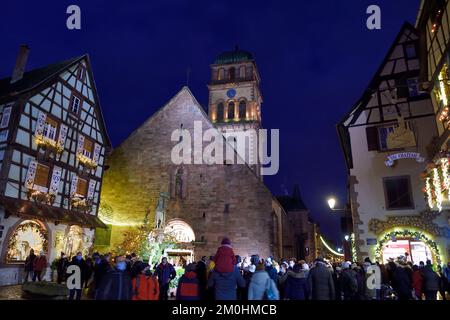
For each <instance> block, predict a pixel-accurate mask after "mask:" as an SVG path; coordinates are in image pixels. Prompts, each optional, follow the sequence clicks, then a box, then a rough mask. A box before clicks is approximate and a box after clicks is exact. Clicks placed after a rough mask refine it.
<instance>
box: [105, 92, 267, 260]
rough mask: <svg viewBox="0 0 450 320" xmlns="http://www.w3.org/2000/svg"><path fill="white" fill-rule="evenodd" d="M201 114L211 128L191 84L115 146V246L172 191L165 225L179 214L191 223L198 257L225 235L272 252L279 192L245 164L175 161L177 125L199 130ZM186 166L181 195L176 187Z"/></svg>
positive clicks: (244, 247)
mask: <svg viewBox="0 0 450 320" xmlns="http://www.w3.org/2000/svg"><path fill="white" fill-rule="evenodd" d="M194 121H200V122H201V123H202V126H203V129H204V130H206V129H209V128H214V127H213V125H212V123H211V122H210V121H209V119H208V117H207V115H206V114H205V113H204V111H203V109H202V107H201V106H200V105H199V104H198V102H197V101H196V100H195V98H194V96H193V95H192V93H191V92H190V90H189V89H188V88H187V87H184V88H183V89H182V90H181V91H180V92H179V93H178V94H177V95H175V97H174V98H172V100H170V101H169V103H168V104H167V105H166V106H164V107H163V108H162V109H160V110H159V111H158V112H157V113H156V114H155V115H153V116H152V117H151V118H150V119H148V120H147V121H145V123H144V124H143V125H142V126H141V127H139V128H138V129H137V130H136V131H134V132H133V133H132V134H131V135H130V137H129V138H127V139H126V140H125V141H124V142H123V143H122V144H121V145H119V146H118V147H117V148H116V149H115V150H114V151H113V152H112V154H111V156H110V157H109V159H108V160H107V164H108V165H109V166H110V169H109V170H107V171H106V172H105V176H104V187H103V189H102V195H101V199H102V202H103V203H104V204H105V205H107V206H108V207H110V208H111V209H112V216H111V220H112V221H110V222H111V224H112V229H111V243H110V246H111V247H112V248H114V247H115V246H117V245H119V244H120V243H121V242H122V241H123V239H122V235H123V232H124V231H125V230H127V229H129V228H130V227H134V226H136V225H138V224H140V223H142V222H143V220H144V217H145V215H146V214H147V213H148V212H149V213H150V214H149V219H150V221H154V214H155V208H156V205H157V201H158V198H159V195H160V193H161V192H167V193H169V200H168V204H167V211H166V224H169V223H170V222H171V221H173V220H174V219H177V220H181V221H183V222H185V223H186V224H187V225H189V226H190V227H191V228H192V230H193V232H194V234H195V240H194V242H193V246H194V250H193V251H194V254H195V258H198V257H201V256H202V255H208V256H209V255H211V254H214V253H215V251H216V249H217V246H218V245H219V244H220V240H221V239H222V237H224V236H227V237H229V238H230V239H231V241H232V244H233V246H234V248H235V252H236V254H240V255H242V256H249V255H251V254H255V253H258V254H260V255H262V256H266V257H267V256H270V255H272V254H273V248H272V243H273V242H274V241H273V228H272V226H273V224H272V221H273V219H272V214H273V210H272V194H271V192H270V191H269V190H268V189H267V187H266V186H265V185H264V184H263V183H262V182H261V180H260V179H259V178H258V177H257V176H256V175H255V174H254V172H253V171H252V170H251V169H250V168H249V167H248V166H247V165H246V164H236V165H223V164H217V165H209V164H191V165H184V164H183V165H180V166H177V165H175V164H173V163H172V160H171V150H172V147H173V146H174V145H175V144H176V143H177V142H173V141H171V134H172V132H173V131H174V130H176V129H178V128H180V127H181V125H183V128H184V129H186V130H188V131H189V132H191V135H192V136H193V127H194ZM206 144H207V143H204V146H206ZM180 168H182V176H181V179H182V187H181V188H182V191H181V194H180V193H176V192H175V190H174V189H175V188H174V187H173V186H174V185H175V183H176V182H175V179H176V176H177V172H179V169H180Z"/></svg>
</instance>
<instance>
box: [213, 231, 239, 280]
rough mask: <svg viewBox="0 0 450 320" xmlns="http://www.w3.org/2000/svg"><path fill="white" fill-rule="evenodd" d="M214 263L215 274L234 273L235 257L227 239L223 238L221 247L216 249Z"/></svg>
mask: <svg viewBox="0 0 450 320" xmlns="http://www.w3.org/2000/svg"><path fill="white" fill-rule="evenodd" d="M214 262H215V267H214V270H215V271H216V272H219V273H229V272H233V271H234V267H235V265H236V256H235V254H234V251H233V247H232V246H231V241H230V239H228V238H227V237H225V238H223V240H222V243H221V246H220V247H219V248H218V249H217V253H216V256H215V257H214Z"/></svg>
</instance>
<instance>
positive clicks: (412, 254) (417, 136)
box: [337, 23, 450, 264]
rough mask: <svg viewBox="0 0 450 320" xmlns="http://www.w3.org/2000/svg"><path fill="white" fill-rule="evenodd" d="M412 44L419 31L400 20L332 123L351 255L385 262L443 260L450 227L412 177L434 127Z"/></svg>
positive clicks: (420, 168) (434, 132)
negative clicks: (380, 57) (355, 96)
mask: <svg viewBox="0 0 450 320" xmlns="http://www.w3.org/2000/svg"><path fill="white" fill-rule="evenodd" d="M418 48H419V34H418V32H417V30H416V29H415V28H414V27H413V26H412V25H410V24H408V23H406V24H405V25H404V26H403V27H402V29H401V31H400V32H399V34H398V36H397V38H396V39H395V41H394V43H393V45H392V46H391V48H390V49H389V52H388V54H387V55H386V57H385V59H384V61H383V63H382V64H381V66H380V68H379V69H378V71H377V72H376V74H375V76H374V78H373V79H372V81H371V82H370V84H369V86H368V88H367V89H366V90H365V92H364V93H363V95H362V97H361V98H360V99H359V100H358V102H357V103H356V104H355V105H354V106H353V108H352V109H351V111H350V112H349V113H348V114H347V115H346V116H345V117H344V118H343V119H342V121H341V122H340V123H339V124H338V126H337V128H338V133H339V138H340V142H341V145H342V149H343V151H344V155H345V160H346V164H347V169H348V179H349V182H348V187H349V197H350V205H351V213H352V218H353V231H354V237H353V239H354V244H355V245H356V253H357V255H358V258H359V259H364V258H365V257H370V258H371V259H372V260H373V259H377V260H380V262H381V261H383V262H386V261H387V259H389V258H397V257H398V256H400V255H405V256H406V257H407V258H408V260H410V261H413V262H414V263H416V264H418V263H419V261H425V260H427V259H430V260H432V261H433V263H440V262H444V261H447V260H446V259H447V258H448V252H449V251H448V250H449V246H448V245H449V237H450V230H449V228H448V225H447V223H446V220H445V216H443V215H441V214H440V213H439V212H437V211H435V212H432V211H430V208H429V206H428V203H427V201H426V199H424V197H423V192H422V188H423V187H424V182H423V181H422V180H421V179H420V175H421V173H422V171H423V170H424V167H425V163H426V162H425V161H426V159H427V158H429V155H428V152H427V146H429V144H430V143H431V141H432V140H433V137H434V136H435V135H437V128H436V121H435V113H434V110H433V105H432V103H431V99H430V95H429V94H428V92H426V91H423V87H422V86H421V83H420V80H419V73H420V59H419V54H418ZM447 164H448V163H447ZM427 181H428V180H427ZM427 183H429V181H428V182H427ZM406 253H407V254H406Z"/></svg>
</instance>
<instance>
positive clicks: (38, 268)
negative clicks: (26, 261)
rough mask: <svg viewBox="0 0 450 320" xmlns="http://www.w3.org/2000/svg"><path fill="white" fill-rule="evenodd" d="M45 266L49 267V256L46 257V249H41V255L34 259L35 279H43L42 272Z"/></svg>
mask: <svg viewBox="0 0 450 320" xmlns="http://www.w3.org/2000/svg"><path fill="white" fill-rule="evenodd" d="M45 268H47V258H46V257H45V253H44V251H41V252H40V255H39V257H37V258H35V259H34V261H33V272H34V274H33V281H36V278H37V279H38V281H41V280H42V274H43V273H44V272H43V271H44V270H45Z"/></svg>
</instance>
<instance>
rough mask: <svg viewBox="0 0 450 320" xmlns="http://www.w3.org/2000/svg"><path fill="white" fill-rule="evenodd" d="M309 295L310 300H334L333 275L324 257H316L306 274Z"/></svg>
mask: <svg viewBox="0 0 450 320" xmlns="http://www.w3.org/2000/svg"><path fill="white" fill-rule="evenodd" d="M308 288H309V296H310V299H312V300H334V296H335V292H334V282H333V276H332V274H331V272H330V270H329V269H328V267H327V265H326V263H325V261H324V259H323V258H322V257H320V256H319V257H317V259H316V261H315V266H314V267H313V268H312V269H311V270H310V271H309V276H308Z"/></svg>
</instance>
